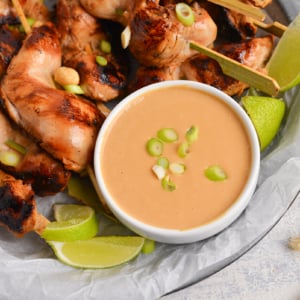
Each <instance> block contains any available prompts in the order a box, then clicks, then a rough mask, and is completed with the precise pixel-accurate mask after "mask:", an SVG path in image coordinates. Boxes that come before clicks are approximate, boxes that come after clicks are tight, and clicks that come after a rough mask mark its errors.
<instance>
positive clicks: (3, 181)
mask: <svg viewBox="0 0 300 300" xmlns="http://www.w3.org/2000/svg"><path fill="white" fill-rule="evenodd" d="M47 223H48V221H47V219H46V218H44V217H43V216H42V215H40V214H39V213H38V212H37V209H36V202H35V199H34V193H33V191H32V189H31V187H30V185H28V184H24V183H23V182H22V181H21V180H17V179H15V178H14V177H13V176H11V175H8V174H6V173H4V172H3V171H1V170H0V224H2V225H4V226H5V227H6V228H7V229H8V230H9V231H11V232H12V233H13V234H14V235H15V236H17V237H22V236H23V235H24V234H26V233H28V232H30V231H37V232H41V231H42V230H43V229H44V228H45V227H46V225H47Z"/></svg>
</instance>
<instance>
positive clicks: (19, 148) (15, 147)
mask: <svg viewBox="0 0 300 300" xmlns="http://www.w3.org/2000/svg"><path fill="white" fill-rule="evenodd" d="M5 144H6V145H7V146H8V147H9V148H11V149H13V150H16V151H17V152H19V153H21V154H25V153H26V149H25V148H24V147H23V146H22V145H20V144H18V143H16V142H15V141H13V140H7V141H6V142H5Z"/></svg>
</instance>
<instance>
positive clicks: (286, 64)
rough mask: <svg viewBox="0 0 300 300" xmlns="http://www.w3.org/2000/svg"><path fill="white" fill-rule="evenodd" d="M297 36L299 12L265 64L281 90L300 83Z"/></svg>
mask: <svg viewBox="0 0 300 300" xmlns="http://www.w3.org/2000/svg"><path fill="white" fill-rule="evenodd" d="M299 36H300V14H299V15H298V16H297V17H296V18H295V19H294V20H293V21H292V22H291V24H290V25H289V26H288V28H287V30H286V31H285V32H284V34H283V35H282V37H281V38H280V40H279V42H278V44H277V46H276V48H275V49H274V51H273V54H272V56H271V58H270V60H269V62H268V64H267V70H268V75H269V76H271V77H272V78H274V79H275V80H276V81H277V82H278V84H279V86H280V91H282V92H284V91H287V90H289V89H291V88H293V87H294V86H296V85H298V84H299V83H300V55H299V48H300V39H299Z"/></svg>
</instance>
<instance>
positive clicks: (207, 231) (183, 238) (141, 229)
mask: <svg viewBox="0 0 300 300" xmlns="http://www.w3.org/2000/svg"><path fill="white" fill-rule="evenodd" d="M172 86H187V87H191V88H195V89H197V90H200V91H204V92H206V93H209V94H212V95H214V96H216V97H218V98H219V99H220V100H221V101H223V102H225V103H226V104H227V105H229V106H230V107H231V109H233V111H234V112H235V113H236V114H237V116H238V117H239V119H240V120H241V122H242V123H243V125H244V127H245V129H246V132H247V134H248V138H249V141H250V145H251V154H252V155H251V168H250V172H249V175H248V179H247V182H246V184H245V186H244V188H243V190H242V192H241V193H240V195H239V196H238V197H237V199H236V200H235V202H234V203H233V204H232V205H231V206H230V207H229V208H228V209H227V210H226V211H225V212H224V213H222V214H221V215H220V216H218V217H217V218H216V219H214V220H212V221H210V222H209V223H206V224H203V225H200V226H198V227H193V228H190V229H185V230H180V229H166V228H160V227H156V226H152V225H149V224H146V223H143V222H142V221H140V220H137V219H135V218H134V217H132V216H130V215H128V214H127V213H126V212H124V211H123V210H122V209H121V208H120V207H119V206H118V204H117V203H116V202H115V201H114V199H113V197H112V196H111V195H110V193H109V191H108V189H107V188H106V186H105V183H104V181H103V177H102V172H101V160H100V150H101V146H102V140H103V138H104V135H105V134H106V131H107V129H108V128H109V127H110V125H111V123H112V122H113V121H114V119H115V117H116V116H117V115H118V114H119V113H120V112H121V111H122V110H123V109H124V108H126V107H127V106H128V105H129V104H130V103H131V102H133V101H135V99H136V98H138V97H139V96H141V95H142V94H144V93H147V92H149V91H152V90H154V89H160V88H169V87H172ZM259 169H260V146H259V140H258V136H257V134H256V130H255V128H254V125H253V123H252V121H251V120H250V118H249V116H248V115H247V113H246V111H245V110H244V109H243V108H242V107H241V105H240V104H239V103H238V102H237V101H235V100H234V99H233V98H232V97H230V96H228V95H227V94H225V93H224V92H222V91H220V90H218V89H217V88H215V87H212V86H210V85H207V84H204V83H200V82H196V81H189V80H169V81H163V82H159V83H153V84H150V85H148V86H145V87H143V88H141V89H139V90H136V91H135V92H133V93H131V94H129V95H127V96H126V97H125V98H124V99H123V100H122V101H120V102H119V103H118V104H117V105H116V106H115V107H114V108H113V109H112V111H111V112H110V114H109V115H108V117H107V118H106V120H105V121H104V123H103V124H102V127H101V129H100V131H99V133H98V136H97V139H96V144H95V149H94V170H95V176H96V181H97V185H98V187H99V189H100V195H101V198H102V199H101V200H102V201H104V202H105V203H106V204H107V205H108V207H109V208H110V210H111V211H112V213H113V214H114V215H115V216H116V218H117V219H119V220H120V221H121V223H123V224H124V225H125V226H127V227H128V228H129V229H131V230H132V231H134V232H135V233H137V234H139V235H142V236H144V237H146V238H150V239H153V240H156V241H158V242H163V243H171V244H181V243H192V242H196V241H199V240H203V239H205V238H208V237H210V236H213V235H215V234H217V233H218V232H220V231H221V230H223V229H225V228H226V227H227V226H229V225H230V224H231V223H232V222H233V221H234V220H235V219H236V218H237V217H238V216H239V215H240V214H241V213H242V212H243V211H244V209H245V208H246V206H247V205H248V203H249V201H250V199H251V196H252V194H253V193H254V190H255V188H256V184H257V180H258V176H259Z"/></svg>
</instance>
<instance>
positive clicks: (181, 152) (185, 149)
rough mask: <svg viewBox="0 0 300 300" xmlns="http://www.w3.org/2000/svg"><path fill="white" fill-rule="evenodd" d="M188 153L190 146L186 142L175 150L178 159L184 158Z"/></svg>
mask: <svg viewBox="0 0 300 300" xmlns="http://www.w3.org/2000/svg"><path fill="white" fill-rule="evenodd" d="M189 151H190V145H189V143H188V142H187V141H184V142H182V143H181V144H180V145H179V146H178V149H177V154H178V156H179V157H181V158H184V157H186V156H187V154H188V153H189Z"/></svg>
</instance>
